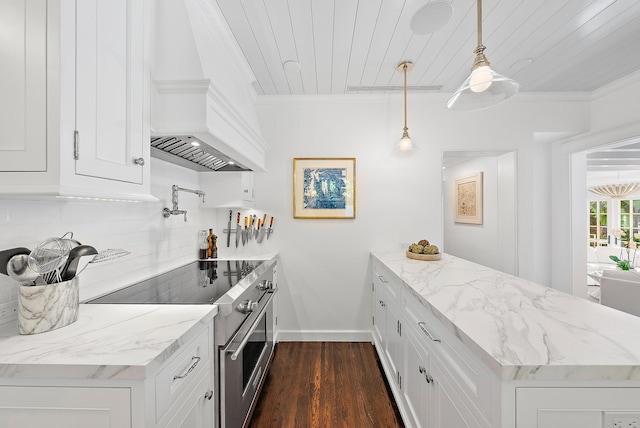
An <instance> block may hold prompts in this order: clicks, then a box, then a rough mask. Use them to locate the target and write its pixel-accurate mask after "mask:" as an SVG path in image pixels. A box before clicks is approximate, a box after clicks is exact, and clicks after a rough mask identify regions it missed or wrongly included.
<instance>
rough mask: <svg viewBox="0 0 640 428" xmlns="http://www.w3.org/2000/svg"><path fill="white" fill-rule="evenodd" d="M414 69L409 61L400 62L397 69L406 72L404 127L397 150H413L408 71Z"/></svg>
mask: <svg viewBox="0 0 640 428" xmlns="http://www.w3.org/2000/svg"><path fill="white" fill-rule="evenodd" d="M412 69H413V63H412V62H409V61H405V62H401V63H400V64H398V67H397V70H398V71H399V72H401V73H403V74H404V128H402V137H401V138H400V141H398V142H397V143H396V149H395V151H397V152H408V151H410V150H413V148H414V147H413V144H412V143H411V137H410V136H409V128H408V127H407V72H409V71H411V70H412Z"/></svg>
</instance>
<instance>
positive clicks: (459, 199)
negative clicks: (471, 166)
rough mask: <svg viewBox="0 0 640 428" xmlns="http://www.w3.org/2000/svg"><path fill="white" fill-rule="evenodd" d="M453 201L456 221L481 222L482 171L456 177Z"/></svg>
mask: <svg viewBox="0 0 640 428" xmlns="http://www.w3.org/2000/svg"><path fill="white" fill-rule="evenodd" d="M454 201H455V204H456V206H455V207H454V218H455V222H456V223H471V224H482V172H478V173H475V174H472V175H469V176H466V177H462V178H458V179H456V182H455V198H454Z"/></svg>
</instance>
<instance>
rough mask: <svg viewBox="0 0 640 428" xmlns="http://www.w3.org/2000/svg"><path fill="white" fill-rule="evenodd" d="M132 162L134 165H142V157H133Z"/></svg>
mask: <svg viewBox="0 0 640 428" xmlns="http://www.w3.org/2000/svg"><path fill="white" fill-rule="evenodd" d="M133 163H135V164H136V165H140V166H144V158H135V159H134V160H133Z"/></svg>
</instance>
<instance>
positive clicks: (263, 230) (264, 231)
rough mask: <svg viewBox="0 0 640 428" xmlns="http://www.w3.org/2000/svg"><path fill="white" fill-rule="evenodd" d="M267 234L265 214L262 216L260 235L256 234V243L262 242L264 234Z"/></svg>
mask: <svg viewBox="0 0 640 428" xmlns="http://www.w3.org/2000/svg"><path fill="white" fill-rule="evenodd" d="M266 232H267V214H266V213H265V215H263V216H262V225H261V228H260V233H259V234H258V238H257V241H258V243H260V242H262V241H264V234H265V233H266Z"/></svg>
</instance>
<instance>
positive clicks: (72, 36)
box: [0, 0, 155, 200]
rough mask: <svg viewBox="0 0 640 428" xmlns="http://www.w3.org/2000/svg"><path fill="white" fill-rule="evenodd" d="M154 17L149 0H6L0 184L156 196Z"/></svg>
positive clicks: (24, 191)
mask: <svg viewBox="0 0 640 428" xmlns="http://www.w3.org/2000/svg"><path fill="white" fill-rule="evenodd" d="M5 21H6V22H5ZM149 24H150V10H149V1H148V0H57V1H51V0H50V1H46V0H26V1H25V0H9V1H4V0H3V1H2V3H1V4H0V26H1V28H3V36H4V35H5V34H7V36H6V37H0V60H1V61H2V64H4V65H3V67H2V71H0V73H2V74H1V75H0V76H1V78H0V88H1V89H2V93H3V97H2V99H1V100H0V109H1V112H2V114H1V115H0V116H1V117H0V123H1V124H2V129H3V134H4V136H5V137H6V138H3V140H2V141H0V154H1V155H2V156H1V159H0V194H4V195H51V196H80V197H97V198H116V199H136V200H155V198H153V197H152V196H151V195H150V184H149V179H150V174H149V167H148V165H149V156H150V147H149V143H150V138H149V34H150V25H149ZM5 29H6V30H5ZM7 64H9V66H8V67H7V66H6V65H7Z"/></svg>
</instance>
